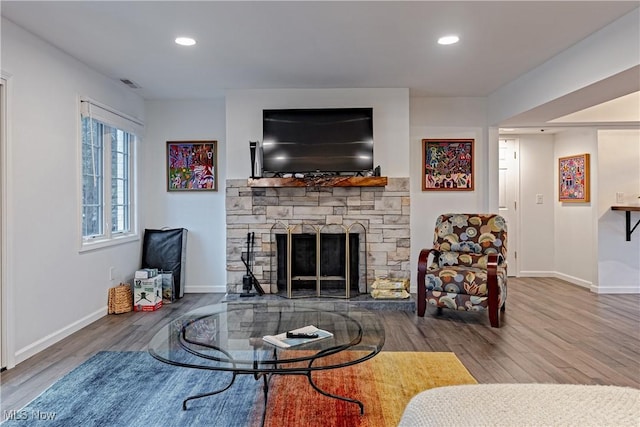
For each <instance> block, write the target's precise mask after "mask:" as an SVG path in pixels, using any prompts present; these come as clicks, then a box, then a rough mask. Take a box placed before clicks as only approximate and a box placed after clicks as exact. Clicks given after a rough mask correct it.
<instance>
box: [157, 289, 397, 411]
mask: <svg viewBox="0 0 640 427" xmlns="http://www.w3.org/2000/svg"><path fill="white" fill-rule="evenodd" d="M309 325H313V326H315V327H317V328H319V329H323V330H325V331H329V332H331V333H332V334H333V336H331V337H328V338H323V339H320V340H316V341H312V342H309V343H306V344H299V345H295V346H292V347H289V348H281V347H278V346H275V345H273V344H270V343H268V342H266V341H264V340H263V339H262V338H263V336H265V335H277V334H280V333H283V332H287V331H291V330H294V329H298V328H302V327H305V326H309ZM384 340H385V333H384V327H383V325H382V323H381V322H380V320H379V319H378V317H377V316H376V314H375V313H374V312H371V311H368V310H366V309H362V308H358V307H355V306H353V305H350V304H349V303H348V302H341V301H340V302H321V301H314V300H305V301H299V300H295V301H291V300H286V301H285V300H283V301H265V302H255V303H242V302H239V303H235V302H234V303H221V304H214V305H209V306H205V307H202V308H198V309H196V310H193V311H191V312H189V313H187V314H185V315H183V316H181V317H179V318H177V319H175V320H173V321H171V322H170V323H168V324H167V325H165V326H163V327H162V328H161V329H160V330H159V331H158V332H157V333H156V335H155V336H154V337H153V338H152V339H151V342H150V343H149V353H150V354H151V355H152V356H153V357H154V358H156V359H158V360H160V361H162V362H164V363H168V364H171V365H175V366H182V367H187V368H195V369H204V370H211V371H226V372H231V373H232V376H231V379H230V382H229V383H228V384H227V385H226V386H224V387H222V388H220V389H218V390H214V391H208V392H205V393H202V394H198V395H194V396H189V397H187V398H186V399H185V400H184V401H183V403H182V409H183V410H186V409H187V402H189V401H190V400H193V399H200V398H203V397H207V396H212V395H214V394H218V393H222V392H223V391H225V390H227V389H229V388H230V387H231V386H232V385H233V383H234V381H235V379H236V377H237V376H238V375H253V377H254V378H255V380H260V379H262V382H263V394H264V409H263V413H262V423H263V424H264V420H265V415H266V409H267V399H268V393H269V381H270V380H271V378H272V377H273V376H274V375H303V376H306V377H307V379H308V380H309V384H310V385H311V387H313V388H314V389H315V390H317V391H318V392H319V393H321V394H323V395H325V396H328V397H331V398H334V399H340V400H344V401H347V402H351V403H354V404H356V405H358V406H359V408H360V413H361V414H364V405H363V404H362V402H360V401H359V400H357V399H353V398H349V397H345V396H338V395H335V394H331V393H328V392H326V391H324V390H322V389H320V388H319V387H318V386H317V384H316V383H315V382H314V379H313V373H314V372H317V371H321V370H328V369H338V368H344V367H347V366H351V365H355V364H358V363H362V362H364V361H365V360H368V359H371V358H372V357H374V356H375V355H376V354H378V353H379V352H380V350H382V346H383V345H384Z"/></svg>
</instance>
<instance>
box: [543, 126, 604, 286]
mask: <svg viewBox="0 0 640 427" xmlns="http://www.w3.org/2000/svg"><path fill="white" fill-rule="evenodd" d="M584 153H588V154H589V156H590V165H591V167H590V188H591V201H590V202H585V203H575V202H569V203H567V202H564V203H563V202H559V201H557V200H558V194H559V189H558V185H557V183H558V168H557V164H558V159H559V158H560V157H565V156H573V155H578V154H584ZM554 163H555V165H556V166H555V168H554V182H555V183H556V188H555V191H554V201H555V202H554V203H555V206H556V208H555V210H554V258H555V261H554V268H555V272H556V276H557V277H558V278H560V279H563V280H566V281H568V282H571V283H573V284H576V285H579V286H582V287H585V288H589V289H591V288H593V287H594V286H597V223H596V220H595V218H596V212H597V209H596V207H597V206H598V189H597V183H598V143H597V133H596V130H595V129H591V128H576V129H572V130H567V131H564V132H559V133H557V134H555V150H554Z"/></svg>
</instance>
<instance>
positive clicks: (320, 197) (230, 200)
mask: <svg viewBox="0 0 640 427" xmlns="http://www.w3.org/2000/svg"><path fill="white" fill-rule="evenodd" d="M409 220H410V193H409V178H404V177H403V178H389V179H388V183H387V185H386V186H384V187H313V186H310V187H284V188H280V187H273V188H268V187H267V188H265V187H251V186H250V185H249V182H248V180H247V179H230V180H227V182H226V222H227V224H226V225H227V237H226V248H227V251H226V257H227V263H226V264H227V293H229V294H236V293H237V294H239V293H242V292H243V289H242V277H243V276H244V274H245V273H246V269H245V266H244V264H243V263H242V260H241V258H240V257H241V253H242V251H243V250H246V238H247V233H251V232H254V233H255V262H254V269H253V273H254V274H255V276H256V277H257V279H258V280H259V281H260V284H261V285H262V287H263V288H264V289H265V291H266V292H270V291H271V292H273V293H275V292H277V284H276V283H273V284H272V283H269V282H270V277H272V276H273V275H272V272H271V271H270V269H271V265H272V264H273V263H272V259H271V258H272V256H273V255H274V253H275V250H276V249H275V248H276V241H275V237H273V233H272V228H273V225H274V224H275V223H278V222H279V223H282V224H287V225H293V224H315V225H318V226H322V225H326V224H339V225H344V226H347V227H348V226H349V225H351V224H353V223H361V224H363V225H364V227H365V229H366V232H367V236H366V246H367V247H366V248H365V251H364V252H365V253H366V265H367V272H366V276H367V282H368V283H367V284H366V290H368V291H370V290H371V284H372V283H373V281H374V279H375V278H376V277H380V276H388V277H407V278H409V277H411V274H410V271H409V269H410V266H409V264H410V246H411V245H410V243H411V241H410V230H409V224H410V221H409ZM361 262H362V261H361ZM359 290H360V292H362V293H364V292H366V290H365V285H363V284H361V285H360V289H359Z"/></svg>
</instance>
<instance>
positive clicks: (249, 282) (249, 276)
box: [240, 232, 264, 297]
mask: <svg viewBox="0 0 640 427" xmlns="http://www.w3.org/2000/svg"><path fill="white" fill-rule="evenodd" d="M255 241H256V234H255V232H251V233H247V252H246V259H245V257H244V253H243V254H242V255H240V258H241V259H242V262H243V264H244V266H245V267H246V268H247V272H246V274H245V275H244V276H243V277H242V289H243V290H244V293H242V294H240V296H241V297H252V296H255V295H256V294H255V293H253V292H251V289H252V288H255V289H256V291H257V292H258V294H259V295H264V289H262V286H260V282H258V279H257V278H256V276H255V275H254V274H253V266H254V263H255Z"/></svg>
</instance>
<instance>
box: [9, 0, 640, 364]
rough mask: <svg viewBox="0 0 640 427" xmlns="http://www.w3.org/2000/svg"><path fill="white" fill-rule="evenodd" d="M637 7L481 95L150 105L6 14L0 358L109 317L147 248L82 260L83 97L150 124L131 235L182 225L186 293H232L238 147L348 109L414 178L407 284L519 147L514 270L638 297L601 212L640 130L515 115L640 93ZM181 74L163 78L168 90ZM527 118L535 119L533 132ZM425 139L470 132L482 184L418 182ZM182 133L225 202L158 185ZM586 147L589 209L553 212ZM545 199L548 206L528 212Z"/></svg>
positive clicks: (328, 96) (620, 233)
mask: <svg viewBox="0 0 640 427" xmlns="http://www.w3.org/2000/svg"><path fill="white" fill-rule="evenodd" d="M3 3H4V2H3ZM614 3H616V2H614ZM617 3H624V2H617ZM629 3H633V2H629ZM105 7H106V6H105ZM594 7H595V6H594ZM6 9H7V10H10V7H8V6H7V8H6ZM638 13H639V12H638V8H637V3H636V4H635V7H630V8H629V10H628V11H626V12H625V13H622V11H620V13H619V16H618V17H616V19H611V22H610V23H609V24H608V25H606V26H605V27H604V28H603V29H602V30H600V31H597V32H593V33H592V34H587V35H585V36H586V37H584V38H583V39H582V40H580V41H579V42H578V43H575V44H572V45H570V46H566V49H565V50H563V51H562V52H559V53H558V54H557V55H556V56H554V57H553V58H551V60H549V61H547V62H545V63H544V64H540V65H537V66H535V67H534V68H532V69H530V70H527V73H526V74H524V75H522V76H519V77H518V78H517V79H514V80H513V81H511V82H509V83H508V84H507V85H505V86H502V87H500V88H499V89H497V90H496V91H494V92H492V93H490V94H488V95H486V96H471V95H459V96H419V95H415V94H413V93H412V91H411V90H410V89H409V88H408V87H388V86H387V87H379V88H369V87H359V86H357V85H356V84H355V83H354V84H353V85H352V86H342V87H340V88H334V87H325V86H324V85H323V84H321V83H318V85H317V87H299V88H293V87H282V86H281V87H275V88H273V87H272V88H269V87H267V88H254V87H246V88H231V89H227V90H225V91H224V92H222V91H221V92H219V93H212V94H206V93H204V94H198V95H197V96H196V95H194V96H190V97H171V98H168V99H156V98H153V97H150V98H148V99H146V98H144V97H143V96H140V95H139V94H138V93H137V92H136V90H132V89H130V88H127V87H126V86H124V85H122V83H120V82H119V81H116V80H114V79H113V78H112V77H106V76H105V75H104V74H103V73H101V72H98V71H96V70H95V69H93V68H92V67H90V66H89V65H87V64H85V63H83V62H81V61H80V60H78V59H76V58H74V57H73V56H71V55H69V54H68V53H66V52H64V51H63V50H60V49H59V48H57V47H55V42H54V41H47V40H44V39H42V38H40V37H38V36H36V35H34V34H33V33H31V32H29V31H27V30H25V29H23V28H21V27H20V26H19V25H17V24H15V23H14V22H12V21H11V19H8V18H7V17H6V16H5V5H4V4H3V18H2V68H1V71H2V77H3V79H5V81H6V91H7V92H6V93H7V98H6V109H7V115H8V122H7V135H8V137H7V140H6V142H5V145H4V146H3V147H2V149H3V151H2V157H3V159H4V160H3V163H2V169H3V176H2V177H1V179H2V184H3V187H2V189H3V194H2V196H3V198H2V200H3V216H2V221H3V233H2V234H3V236H2V237H3V247H2V249H3V251H2V252H3V263H2V277H3V293H2V327H3V329H4V336H3V345H2V350H3V365H5V366H6V367H7V368H9V369H11V368H12V367H14V366H16V365H19V364H20V363H21V362H23V361H25V360H27V359H29V358H30V357H31V356H33V355H36V354H38V353H40V352H42V351H43V350H45V349H47V348H48V347H50V346H51V345H52V344H54V343H56V342H58V341H60V340H61V339H63V338H65V337H67V336H69V335H70V334H72V333H74V332H76V331H79V330H81V329H82V328H83V327H85V326H87V325H90V324H91V323H92V322H94V321H96V320H98V319H100V318H102V317H104V316H105V315H106V296H107V290H108V288H109V287H111V286H115V285H117V284H118V283H119V282H121V281H128V280H130V278H131V277H132V275H133V272H134V271H135V270H136V269H137V268H139V267H140V254H141V240H139V239H138V240H134V241H132V242H128V243H124V244H120V245H117V246H111V247H107V248H102V249H95V250H90V251H80V250H79V247H80V240H81V239H80V237H79V224H78V222H79V213H78V197H79V196H78V194H79V190H78V187H79V183H78V178H77V177H78V171H77V167H75V166H74V165H75V163H76V160H77V159H78V143H77V140H78V122H79V107H78V97H79V96H87V97H90V98H92V99H94V100H97V101H99V102H100V103H102V104H105V105H108V106H111V107H113V108H115V109H117V110H118V111H121V112H123V113H125V114H127V115H129V116H132V117H136V118H138V119H140V120H142V121H143V122H144V125H145V134H144V138H143V141H142V144H140V146H139V147H138V153H137V154H138V156H139V158H138V162H139V163H138V171H137V172H138V180H139V183H138V185H139V188H138V200H137V202H138V203H137V208H138V222H137V224H136V225H137V228H138V232H139V233H140V236H141V234H142V232H143V230H144V229H145V228H162V227H184V228H187V229H188V230H189V238H188V242H189V243H188V248H187V254H188V261H187V265H186V284H185V292H186V293H189V294H191V293H210V292H215V293H224V292H227V290H228V289H229V287H230V286H234V285H237V284H238V277H237V274H236V273H233V272H232V273H230V272H229V271H228V264H229V262H230V261H234V262H237V260H230V259H229V257H228V252H229V248H228V247H227V246H226V245H225V244H224V243H223V242H224V241H225V236H226V234H227V230H226V224H227V206H226V203H227V202H226V194H225V189H226V183H227V182H228V181H230V180H246V179H247V178H248V177H249V175H250V173H251V171H250V157H249V156H250V153H249V146H248V143H249V141H253V140H256V139H261V138H262V129H261V125H262V123H261V113H262V109H264V108H303V107H304V108H314V107H315V108H318V107H344V106H353V105H358V106H368V107H372V108H373V109H374V135H375V153H374V155H375V159H376V165H378V164H379V165H380V166H381V171H382V175H384V176H387V177H389V178H394V179H395V178H404V179H408V181H409V193H410V207H409V210H410V240H411V247H410V250H409V252H408V253H407V254H406V257H407V261H406V262H405V265H404V267H403V271H404V272H405V273H406V275H407V276H408V277H410V279H411V281H412V283H411V286H412V290H413V291H415V283H414V281H415V271H416V268H417V258H418V253H419V251H420V249H421V248H423V247H428V246H430V244H431V240H432V236H433V224H434V221H435V218H436V217H437V215H439V214H440V213H443V212H444V211H451V212H462V211H468V212H487V211H495V210H497V209H498V205H499V199H500V194H499V174H498V169H499V168H498V162H499V160H498V150H499V140H500V139H502V138H516V139H518V141H519V146H520V158H521V159H522V160H521V165H520V167H521V170H520V179H521V182H520V204H521V213H520V216H519V227H518V228H519V233H518V242H519V243H518V259H519V267H518V269H517V274H516V275H517V276H520V277H553V278H557V279H562V280H564V281H566V282H568V283H567V286H572V285H577V286H581V287H583V288H588V289H589V290H590V291H591V292H593V293H598V294H600V293H602V294H606V293H632V294H637V293H640V280H638V277H640V263H639V261H638V260H639V259H640V239H639V238H638V232H637V231H636V232H635V233H634V234H633V235H632V236H631V241H629V242H627V241H625V230H624V226H625V223H624V220H625V219H624V215H623V214H622V213H620V212H612V211H611V210H610V207H611V206H612V205H614V204H616V198H615V196H616V194H615V193H616V192H622V193H624V197H625V198H626V199H625V200H626V201H631V200H632V198H634V197H635V198H637V197H638V196H639V195H640V194H639V191H640V190H639V188H640V176H638V173H637V171H638V170H639V169H640V154H639V152H638V150H639V148H638V132H639V131H638V121H637V120H635V121H626V120H625V121H624V122H623V123H622V124H620V123H618V124H617V125H612V124H610V123H606V124H603V123H595V124H593V123H592V124H590V125H588V126H587V125H585V124H580V125H576V124H575V123H573V125H572V126H566V127H563V129H562V131H559V130H557V129H555V127H554V126H551V125H550V124H549V123H547V120H549V119H553V118H556V117H557V116H555V117H549V118H545V119H544V120H542V119H539V118H536V119H535V120H531V121H525V120H524V118H522V117H519V115H521V114H524V113H526V112H530V113H531V114H533V113H536V112H537V110H536V109H537V108H538V107H540V106H543V105H547V106H549V105H550V106H552V107H556V108H557V105H563V104H564V106H566V105H570V104H571V101H572V100H573V98H572V95H573V96H574V97H575V96H577V94H580V93H586V94H587V95H588V94H589V93H591V92H589V91H590V90H594V89H595V88H597V87H598V85H605V86H606V87H607V88H610V87H611V86H613V87H614V88H615V89H613V90H610V91H609V93H610V96H611V98H617V97H621V96H623V95H627V94H630V93H632V92H636V91H638V89H639V88H638V79H637V77H638V70H639V69H640V68H639V67H640V59H639V58H638V41H637V40H638V37H637V35H638V21H639V19H638ZM612 46H616V49H613V48H612ZM128 54H129V55H131V53H128ZM134 56H135V55H134ZM602 64H606V67H605V66H604V65H602ZM165 66H166V67H170V66H171V65H170V64H165ZM121 77H126V76H121ZM177 80H178V77H176V82H171V81H165V82H164V84H166V85H172V84H175V85H178V81H177ZM389 84H390V85H391V83H389ZM633 85H635V87H633ZM582 91H586V92H582ZM587 95H585V98H589V97H588V96H587ZM583 101H584V98H583ZM583 101H581V102H583ZM3 110H4V107H3ZM560 111H562V109H560ZM570 112H573V111H567V112H566V114H568V113H570ZM525 123H535V124H536V125H538V127H536V128H534V127H533V125H532V126H531V127H527V128H526V132H525V131H524V129H525V127H524V126H523V124H525ZM512 125H513V127H518V128H520V129H522V131H521V132H520V133H517V134H514V135H507V134H504V133H503V134H500V132H499V130H498V128H499V127H502V128H504V127H511V126H512ZM540 128H545V129H546V130H545V132H539V129H540ZM533 129H536V130H538V131H537V132H533ZM424 138H471V139H474V141H475V144H476V147H475V155H476V160H475V162H476V163H475V164H476V171H475V173H476V187H475V190H474V191H472V192H423V191H422V190H421V187H422V185H421V179H422V177H421V165H420V161H421V149H422V146H421V141H422V139H424ZM175 140H216V141H217V144H218V153H217V156H218V157H217V160H218V171H217V174H218V175H217V179H218V181H219V186H218V191H217V192H207V193H203V194H199V193H189V192H185V193H177V192H168V191H167V182H166V166H165V164H166V142H167V141H175ZM612 145H615V147H616V148H615V149H614V150H612V149H611V148H610V147H611V146H612ZM579 153H590V154H591V156H592V157H591V159H592V165H591V166H592V173H591V179H592V183H591V192H592V198H591V202H590V203H582V204H562V203H559V202H557V188H556V187H557V172H556V171H557V160H558V158H559V157H563V156H567V155H573V154H579ZM634 171H635V175H634V173H633V172H634ZM538 194H541V195H543V196H544V203H542V204H538V203H536V195H538ZM52 207H55V209H54V208H52ZM514 273H515V272H514Z"/></svg>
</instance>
